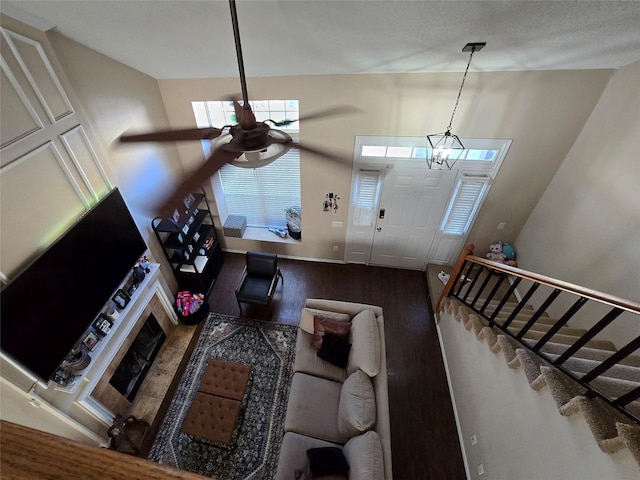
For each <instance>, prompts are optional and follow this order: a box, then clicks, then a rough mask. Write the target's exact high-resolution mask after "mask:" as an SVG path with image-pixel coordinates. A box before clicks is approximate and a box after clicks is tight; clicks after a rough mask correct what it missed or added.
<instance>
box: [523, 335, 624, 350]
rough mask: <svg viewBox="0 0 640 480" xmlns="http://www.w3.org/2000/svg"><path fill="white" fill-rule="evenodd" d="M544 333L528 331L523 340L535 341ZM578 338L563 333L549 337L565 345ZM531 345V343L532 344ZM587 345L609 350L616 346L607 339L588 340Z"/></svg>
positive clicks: (614, 348)
mask: <svg viewBox="0 0 640 480" xmlns="http://www.w3.org/2000/svg"><path fill="white" fill-rule="evenodd" d="M544 335H545V334H544V333H542V332H536V331H531V330H530V331H528V332H527V333H526V334H525V336H524V338H525V340H530V341H531V342H528V343H531V344H533V343H535V342H534V341H538V340H540V339H542V337H544ZM579 339H580V337H576V336H573V335H564V334H555V335H554V336H553V337H551V341H552V342H554V343H562V344H565V345H573V344H574V343H576V341H578V340H579ZM532 346H533V345H532ZM586 346H587V347H591V348H595V349H598V350H606V351H609V352H615V351H616V347H615V346H614V345H613V343H611V342H610V341H609V340H589V341H588V342H587V343H586Z"/></svg>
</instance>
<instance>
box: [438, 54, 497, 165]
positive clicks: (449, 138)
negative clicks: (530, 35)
mask: <svg viewBox="0 0 640 480" xmlns="http://www.w3.org/2000/svg"><path fill="white" fill-rule="evenodd" d="M485 45H486V43H485V42H475V43H467V44H466V45H465V46H464V47H463V48H462V51H463V52H471V53H470V54H469V61H468V62H467V68H466V69H465V71H464V75H463V77H462V83H461V84H460V90H459V91H458V98H457V99H456V103H455V105H454V107H453V112H452V113H451V120H449V126H448V127H447V131H446V132H444V133H432V134H430V135H427V166H428V167H429V169H430V170H443V169H445V168H446V169H449V170H451V169H452V168H453V165H454V164H455V163H456V162H457V161H458V158H460V155H462V152H463V151H464V145H463V144H462V142H461V141H460V138H459V137H458V136H457V135H455V134H453V133H451V125H453V117H454V116H455V114H456V109H457V108H458V103H459V102H460V95H462V88H463V87H464V81H465V80H466V78H467V72H469V66H470V65H471V59H472V58H473V54H474V52H477V51H480V50H482V49H483V48H484V47H485Z"/></svg>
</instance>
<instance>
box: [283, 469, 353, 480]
mask: <svg viewBox="0 0 640 480" xmlns="http://www.w3.org/2000/svg"><path fill="white" fill-rule="evenodd" d="M294 478H295V480H349V477H347V476H346V475H338V474H336V475H321V476H320V477H318V476H315V475H314V474H313V472H312V471H311V469H310V468H307V469H306V470H296V472H295V477H294Z"/></svg>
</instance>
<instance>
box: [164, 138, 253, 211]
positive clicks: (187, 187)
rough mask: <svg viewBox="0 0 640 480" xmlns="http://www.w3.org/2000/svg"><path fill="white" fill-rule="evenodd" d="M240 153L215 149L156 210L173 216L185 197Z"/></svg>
mask: <svg viewBox="0 0 640 480" xmlns="http://www.w3.org/2000/svg"><path fill="white" fill-rule="evenodd" d="M239 156H240V154H239V153H237V152H227V151H225V150H221V149H218V150H215V151H214V152H213V153H212V154H211V155H209V156H208V157H207V159H206V160H205V162H204V163H203V164H202V165H201V166H200V167H199V168H197V169H196V170H195V171H194V172H192V173H191V174H190V175H189V176H188V177H187V178H186V179H185V180H184V181H183V182H182V183H181V184H180V185H179V186H178V187H177V188H176V189H175V190H174V191H173V192H172V193H171V194H170V195H169V196H167V197H166V198H165V199H164V200H163V201H162V203H161V204H160V205H159V206H158V207H157V208H156V209H155V211H156V212H157V213H158V214H159V215H161V216H163V217H167V216H171V214H172V213H173V210H174V209H175V208H176V207H177V206H179V205H181V204H182V202H183V201H184V198H185V197H186V196H187V195H189V194H190V193H193V192H194V191H195V190H196V189H198V187H200V186H201V185H202V184H203V183H204V182H205V181H206V180H207V179H208V178H209V177H211V176H212V175H213V174H214V173H216V172H217V171H218V170H220V169H221V168H222V167H224V166H225V165H226V164H227V163H231V162H232V161H234V160H235V159H236V158H237V157H239Z"/></svg>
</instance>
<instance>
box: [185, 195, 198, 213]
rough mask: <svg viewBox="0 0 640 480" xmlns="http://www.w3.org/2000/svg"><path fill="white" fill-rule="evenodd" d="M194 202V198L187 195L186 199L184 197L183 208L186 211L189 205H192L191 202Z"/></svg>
mask: <svg viewBox="0 0 640 480" xmlns="http://www.w3.org/2000/svg"><path fill="white" fill-rule="evenodd" d="M195 201H196V197H194V196H193V195H192V194H191V193H190V194H189V195H187V196H186V197H184V206H185V207H186V208H187V210H188V209H190V208H191V205H193V202H195Z"/></svg>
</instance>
